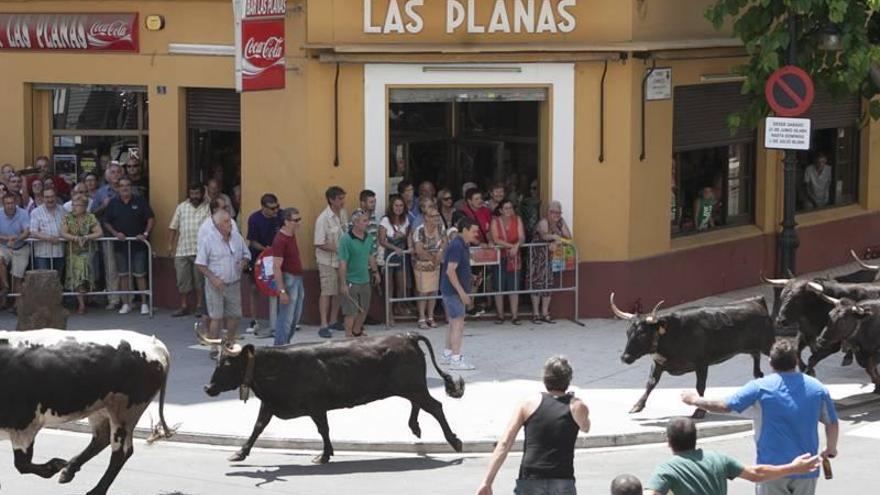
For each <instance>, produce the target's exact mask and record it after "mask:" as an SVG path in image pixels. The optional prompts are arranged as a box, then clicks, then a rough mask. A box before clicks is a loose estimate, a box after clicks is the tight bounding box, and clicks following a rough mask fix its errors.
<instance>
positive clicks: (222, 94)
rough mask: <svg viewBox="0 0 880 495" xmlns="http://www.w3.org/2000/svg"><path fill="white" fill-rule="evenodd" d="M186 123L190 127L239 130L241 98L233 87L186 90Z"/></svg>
mask: <svg viewBox="0 0 880 495" xmlns="http://www.w3.org/2000/svg"><path fill="white" fill-rule="evenodd" d="M186 125H187V127H189V128H190V129H207V130H215V131H231V132H239V131H240V129H241V100H240V99H239V94H238V93H236V92H235V90H233V89H208V88H189V89H187V90H186Z"/></svg>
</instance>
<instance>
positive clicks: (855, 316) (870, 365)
mask: <svg viewBox="0 0 880 495" xmlns="http://www.w3.org/2000/svg"><path fill="white" fill-rule="evenodd" d="M822 297H823V299H825V301H826V302H827V303H829V304H832V305H833V306H832V309H831V312H830V313H829V316H828V325H827V326H826V327H825V330H823V331H822V333H821V334H820V335H819V338H818V339H816V346H817V349H816V353H815V354H814V355H813V356H811V357H810V365H812V364H813V357H814V356H818V359H817V360H816V361H817V362H818V361H819V360H821V359H822V357H824V356H827V355H828V354H831V353H833V352H836V349H837V348H839V347H840V346H841V345H844V346H845V347H846V348H848V349H851V350H852V351H854V353H855V357H856V361H857V362H858V363H859V366H861V367H862V368H864V369H865V372H867V373H868V376H869V377H871V381H872V382H873V383H874V393H875V394H880V372H878V371H877V364H878V362H880V300H878V299H870V300H866V301H858V302H856V301H853V300H852V299H847V298H842V299H837V298H833V297H829V296H827V295H824V294H823V296H822Z"/></svg>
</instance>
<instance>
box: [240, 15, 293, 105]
mask: <svg viewBox="0 0 880 495" xmlns="http://www.w3.org/2000/svg"><path fill="white" fill-rule="evenodd" d="M232 8H233V12H234V14H235V30H236V31H235V50H236V52H235V88H236V89H237V90H238V91H259V90H263V89H284V82H285V75H286V74H285V70H286V69H285V60H284V16H285V14H286V12H287V2H286V0H233V1H232Z"/></svg>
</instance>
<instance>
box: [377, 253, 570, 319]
mask: <svg viewBox="0 0 880 495" xmlns="http://www.w3.org/2000/svg"><path fill="white" fill-rule="evenodd" d="M551 246H554V247H555V246H564V248H563V249H564V250H568V253H570V254H566V253H565V252H563V256H562V258H561V260H560V258H559V256H558V255H557V254H555V253H554V252H551ZM493 250H494V252H495V254H494V256H493V255H492V254H491V251H493ZM506 250H507V249H506V248H501V247H498V246H494V247H472V248H471V269H472V273H473V272H476V276H473V277H472V278H479V279H481V283H479V285H478V286H477V287H476V291H474V288H473V287H469V288H467V289H468V290H469V294H470V296H471V298H472V299H477V298H486V297H494V296H518V295H545V294H553V293H557V292H573V293H574V304H573V314H572V317H571V321H572V322H574V323H576V324H578V325H581V326H583V323H581V322H580V321H579V320H578V315H579V302H580V301H579V299H580V298H579V296H580V288H579V275H580V256H579V253H578V250H577V247H576V246H575V245H574V244H573V243H555V244H551V243H545V242H542V243H530V244H523V245H522V246H520V252H519V257H520V265H519V267H518V268H516V269H515V270H514V289H512V290H501V280H500V277H502V276H504V271H505V270H506V268H505V267H504V266H502V264H503V263H505V260H506V258H504V257H503V256H502V251H506ZM412 255H413V253H412V251H411V250H407V251H402V252H400V253H397V252H396V251H392V252H391V253H390V254H389V255H388V256H387V257H386V259H385V265H384V267H382V269H383V271H384V276H385V278H384V282H383V283H384V291H385V326H386V327H390V326H391V325H393V324H394V315H393V305H394V304H399V303H408V302H416V301H428V300H440V299H442V298H441V296H440V294H439V292H438V293H436V294H431V295H426V296H420V295H418V294H416V292H415V285H414V283H413V280H412V275H413V268H412ZM475 258H476V259H477V260H482V261H475ZM539 260H540V263H539ZM543 261H546V266H543V267H542V266H540V264H541V263H543ZM397 269H400V270H402V271H403V296H398V295H397V292H396V291H395V290H394V288H395V287H394V284H395V283H396V282H395V280H393V279H394V273H393V272H394V271H395V270H397ZM438 269H439V270H442V269H443V268H442V266H441V267H440V268H438ZM537 275H541V277H542V280H536V278H538V277H537ZM441 278H442V274H441ZM489 280H493V282H492V283H491V284H489V283H487V281H489ZM539 303H540V301H539ZM429 316H430V315H429Z"/></svg>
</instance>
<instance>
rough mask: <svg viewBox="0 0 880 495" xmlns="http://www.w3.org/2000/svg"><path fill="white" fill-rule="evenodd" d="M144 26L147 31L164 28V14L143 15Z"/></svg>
mask: <svg viewBox="0 0 880 495" xmlns="http://www.w3.org/2000/svg"><path fill="white" fill-rule="evenodd" d="M144 27H146V28H147V31H161V30H163V29H165V16H161V15H158V14H150V15H148V16H146V17H144Z"/></svg>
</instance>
